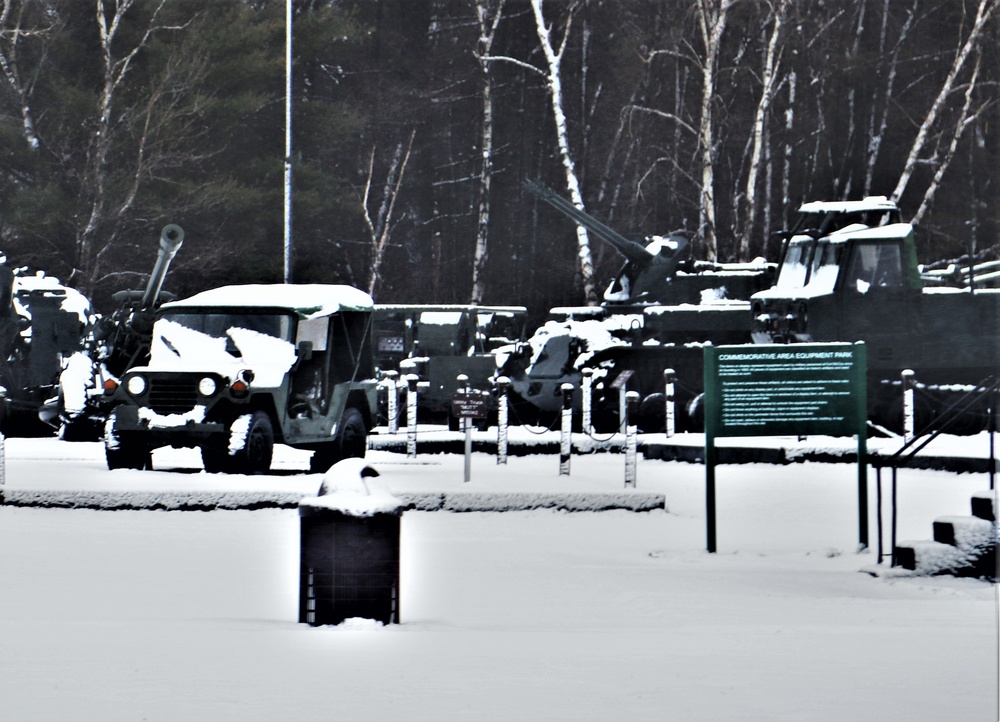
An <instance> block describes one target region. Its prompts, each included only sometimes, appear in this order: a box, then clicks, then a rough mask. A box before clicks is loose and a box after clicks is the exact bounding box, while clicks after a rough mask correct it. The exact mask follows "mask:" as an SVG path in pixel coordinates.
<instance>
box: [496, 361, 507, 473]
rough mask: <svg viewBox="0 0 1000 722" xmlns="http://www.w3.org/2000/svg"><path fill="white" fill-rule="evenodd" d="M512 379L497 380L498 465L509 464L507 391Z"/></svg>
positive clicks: (504, 377) (501, 378)
mask: <svg viewBox="0 0 1000 722" xmlns="http://www.w3.org/2000/svg"><path fill="white" fill-rule="evenodd" d="M509 387H510V379H509V378H507V377H506V376H501V377H500V378H498V379H497V463H498V464H506V463H507V404H508V403H509V402H508V399H507V389H508V388H509Z"/></svg>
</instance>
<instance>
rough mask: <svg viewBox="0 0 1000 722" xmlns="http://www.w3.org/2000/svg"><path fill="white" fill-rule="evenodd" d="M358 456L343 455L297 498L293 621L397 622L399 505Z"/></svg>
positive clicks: (315, 622)
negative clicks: (311, 492) (310, 493)
mask: <svg viewBox="0 0 1000 722" xmlns="http://www.w3.org/2000/svg"><path fill="white" fill-rule="evenodd" d="M377 477H378V472H377V471H375V470H374V469H373V468H372V467H370V466H368V465H367V464H365V463H364V460H363V459H345V460H343V461H341V462H339V463H337V464H335V465H334V466H333V467H331V468H330V470H329V471H328V472H326V475H325V476H324V477H323V484H322V485H321V486H320V490H319V494H318V495H317V496H315V497H307V498H305V499H302V500H301V501H300V502H299V523H300V533H301V552H300V553H301V556H300V562H299V622H302V623H306V624H311V625H313V626H319V625H323V624H340V623H341V622H343V621H345V620H347V619H352V618H355V617H360V618H364V619H373V620H375V621H378V622H382V623H383V624H394V623H398V622H399V527H400V518H401V516H402V512H403V504H402V502H401V501H400V500H399V499H397V498H396V497H394V496H392V494H391V493H389V491H388V489H386V488H385V486H384V484H382V482H381V481H380V480H379V479H377Z"/></svg>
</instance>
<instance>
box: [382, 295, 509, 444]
mask: <svg viewBox="0 0 1000 722" xmlns="http://www.w3.org/2000/svg"><path fill="white" fill-rule="evenodd" d="M527 315H528V312H527V309H526V308H525V307H524V306H476V305H468V304H465V305H463V304H450V305H449V304H378V305H376V306H375V321H374V328H375V330H374V333H373V334H372V338H373V343H374V346H375V365H376V367H377V368H378V370H379V373H380V374H383V375H384V374H385V372H387V371H396V372H398V373H400V374H402V375H408V374H413V375H415V376H416V377H417V379H418V392H417V417H418V418H420V419H421V420H422V421H426V422H429V423H442V422H447V423H448V424H449V426H451V427H452V428H457V423H458V420H457V419H455V418H454V416H452V414H451V399H452V397H453V396H454V395H455V392H456V391H457V390H458V382H457V381H456V379H457V378H458V375H459V374H465V375H466V376H468V378H469V381H468V384H469V386H470V387H471V388H473V389H476V390H478V391H488V390H490V389H491V386H492V379H493V375H494V373H495V372H496V354H495V352H496V349H498V348H500V347H501V346H505V345H508V344H512V343H517V342H519V341H523V340H524V337H525V323H526V321H527ZM494 408H495V405H494Z"/></svg>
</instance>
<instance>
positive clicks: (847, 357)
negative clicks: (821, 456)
mask: <svg viewBox="0 0 1000 722" xmlns="http://www.w3.org/2000/svg"><path fill="white" fill-rule="evenodd" d="M866 366H867V363H866V359H865V347H864V346H863V345H861V344H808V345H806V344H796V345H794V346H788V345H779V346H773V345H767V346H729V347H726V346H719V347H715V348H706V349H705V413H706V418H705V429H706V433H709V434H712V435H714V436H782V435H789V434H827V435H834V436H836V435H853V434H856V433H858V429H859V423H860V424H862V425H863V424H864V419H865V407H866V399H865V397H866V394H865V371H866ZM861 428H863V426H862V427H861Z"/></svg>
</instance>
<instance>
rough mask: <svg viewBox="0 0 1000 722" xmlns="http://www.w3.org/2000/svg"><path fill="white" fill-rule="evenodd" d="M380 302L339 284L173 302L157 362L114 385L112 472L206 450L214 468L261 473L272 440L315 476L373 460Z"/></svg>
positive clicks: (207, 463)
mask: <svg viewBox="0 0 1000 722" xmlns="http://www.w3.org/2000/svg"><path fill="white" fill-rule="evenodd" d="M372 305H373V304H372V300H371V297H370V296H368V294H366V293H364V292H362V291H359V290H357V289H355V288H352V287H349V286H339V285H321V284H313V285H287V284H286V285H281V284H275V285H240V286H225V287H222V288H216V289H213V290H210V291H204V292H202V293H199V294H196V295H194V296H192V297H190V298H188V299H186V300H182V301H173V302H170V303H165V304H163V305H162V306H161V307H160V308H159V310H158V311H157V312H156V318H155V322H154V324H153V330H152V342H151V347H150V358H149V363H148V364H146V365H142V366H135V367H132V368H130V369H129V370H127V371H126V372H125V373H124V375H123V376H122V378H121V384H120V386H117V387H116V388H113V389H111V390H110V395H111V396H112V397H113V398H112V403H113V404H114V406H113V409H112V411H111V414H110V416H109V418H108V422H107V425H106V428H105V435H104V442H105V451H106V456H107V463H108V468H109V469H117V468H132V469H142V468H150V467H151V452H152V451H153V450H154V449H157V448H159V447H163V446H172V447H197V448H199V449H200V450H201V457H202V461H203V463H204V467H205V470H206V471H208V472H225V473H243V474H254V473H262V472H265V471H267V470H268V469H269V468H270V466H271V460H272V452H273V447H274V444H276V443H282V444H286V445H288V446H292V447H294V448H297V449H307V450H312V452H313V454H312V457H311V462H310V470H311V471H312V472H316V473H320V472H325V471H326V470H327V469H329V467H330V466H331V465H333V464H334V463H335V462H337V461H339V460H340V459H343V458H348V457H363V456H364V455H365V451H366V449H367V435H368V432H369V431H370V429H371V428H372V424H373V411H374V409H375V404H376V381H375V367H374V363H373V357H372V346H371V325H372Z"/></svg>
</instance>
